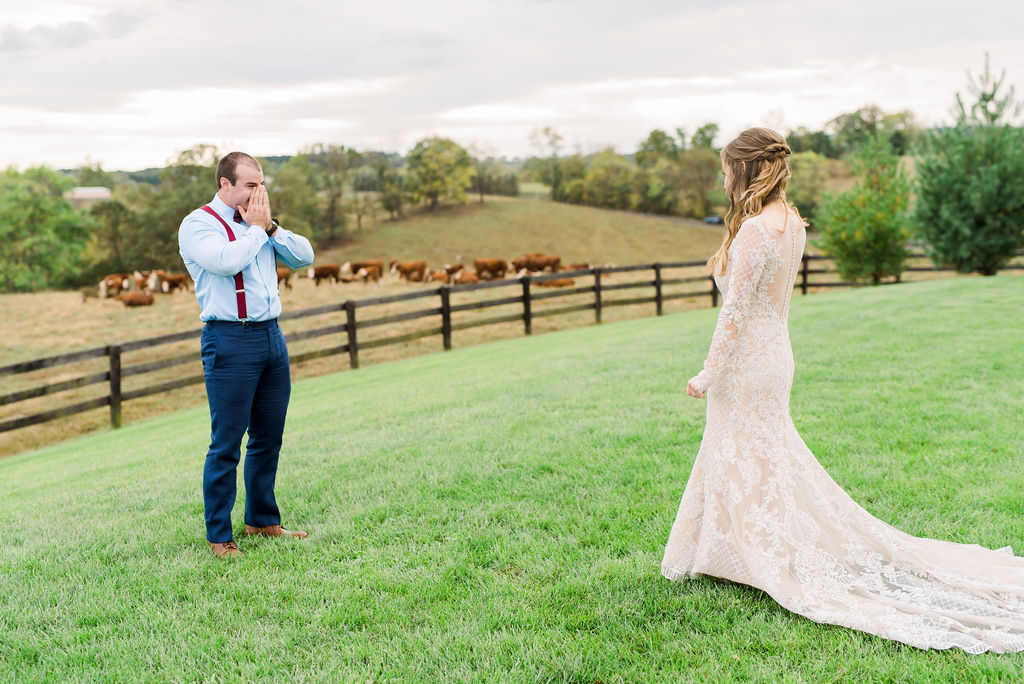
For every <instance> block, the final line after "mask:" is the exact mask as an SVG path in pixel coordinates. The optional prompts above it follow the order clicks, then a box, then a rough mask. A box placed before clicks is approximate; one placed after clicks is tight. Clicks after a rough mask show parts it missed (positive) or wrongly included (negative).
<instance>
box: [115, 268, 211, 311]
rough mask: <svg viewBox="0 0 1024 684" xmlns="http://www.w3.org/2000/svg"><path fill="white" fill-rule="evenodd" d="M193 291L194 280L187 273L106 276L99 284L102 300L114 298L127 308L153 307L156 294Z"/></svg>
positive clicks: (143, 272)
mask: <svg viewBox="0 0 1024 684" xmlns="http://www.w3.org/2000/svg"><path fill="white" fill-rule="evenodd" d="M191 289H192V279H191V278H189V277H188V274H187V273H181V274H173V273H167V272H166V271H163V270H160V269H157V270H155V271H135V272H134V273H112V274H110V275H108V276H104V278H103V280H101V281H100V283H99V296H100V299H107V298H108V297H113V298H114V299H116V300H118V301H120V302H123V303H124V305H125V306H151V305H152V304H153V301H154V299H153V293H154V292H163V293H164V294H170V293H172V292H174V291H175V290H184V291H185V292H188V291H190V290H191Z"/></svg>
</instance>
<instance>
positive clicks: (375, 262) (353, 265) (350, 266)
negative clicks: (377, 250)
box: [341, 259, 394, 275]
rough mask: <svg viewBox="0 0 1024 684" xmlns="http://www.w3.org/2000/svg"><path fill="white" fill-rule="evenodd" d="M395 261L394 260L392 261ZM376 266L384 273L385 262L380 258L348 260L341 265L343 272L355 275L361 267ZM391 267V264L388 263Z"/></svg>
mask: <svg viewBox="0 0 1024 684" xmlns="http://www.w3.org/2000/svg"><path fill="white" fill-rule="evenodd" d="M392 263H394V262H392ZM374 267H376V268H377V269H378V270H379V271H380V272H381V273H384V262H383V261H381V260H380V259H369V260H367V261H355V262H353V261H346V262H345V263H343V264H342V265H341V272H342V273H343V274H345V275H355V274H356V273H359V269H361V268H374ZM388 267H389V268H390V264H389V265H388Z"/></svg>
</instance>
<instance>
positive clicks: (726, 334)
mask: <svg viewBox="0 0 1024 684" xmlns="http://www.w3.org/2000/svg"><path fill="white" fill-rule="evenodd" d="M765 239H766V238H765V237H764V235H763V234H762V233H761V231H760V229H759V227H758V226H756V225H754V224H753V222H749V221H748V222H745V223H744V224H743V225H742V226H740V230H739V232H737V233H736V237H735V238H734V239H733V241H732V244H731V245H730V246H729V266H728V269H729V284H728V286H727V288H726V295H725V300H724V301H723V302H722V309H721V311H719V312H718V323H717V325H715V333H714V335H712V337H711V349H710V350H709V351H708V356H707V359H705V360H704V370H702V371H701V372H700V373H698V374H697V376H696V377H694V378H693V379H692V382H693V385H694V387H696V388H697V389H698V390H699V391H701V392H706V391H707V390H708V388H709V387H711V386H712V385H714V384H715V382H717V381H718V378H719V377H720V376H721V374H722V369H723V368H724V367H725V362H726V360H727V359H728V358H729V356H730V354H732V350H733V347H734V346H735V344H736V339H737V338H738V337H739V334H740V331H741V330H742V328H743V322H744V318H745V316H746V315H747V314H748V313H749V310H750V304H751V301H752V299H753V297H754V294H755V292H756V290H757V283H758V280H759V279H760V277H761V272H762V271H763V270H764V265H765V261H766V260H767V257H768V250H767V245H766V244H765Z"/></svg>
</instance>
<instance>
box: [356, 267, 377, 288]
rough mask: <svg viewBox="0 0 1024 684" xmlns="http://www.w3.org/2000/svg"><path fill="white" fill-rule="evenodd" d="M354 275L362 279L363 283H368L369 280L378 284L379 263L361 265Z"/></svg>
mask: <svg viewBox="0 0 1024 684" xmlns="http://www.w3.org/2000/svg"><path fill="white" fill-rule="evenodd" d="M355 277H356V278H359V279H360V280H362V281H363V284H364V285H367V284H369V282H370V281H371V280H372V281H373V282H375V283H377V284H378V285H380V277H381V265H380V264H370V265H368V266H363V267H362V268H360V269H359V270H358V271H356V274H355Z"/></svg>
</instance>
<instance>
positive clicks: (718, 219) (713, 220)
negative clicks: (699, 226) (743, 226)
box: [704, 216, 725, 223]
mask: <svg viewBox="0 0 1024 684" xmlns="http://www.w3.org/2000/svg"><path fill="white" fill-rule="evenodd" d="M704 223H725V219H724V218H722V217H721V216H705V217H704Z"/></svg>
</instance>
